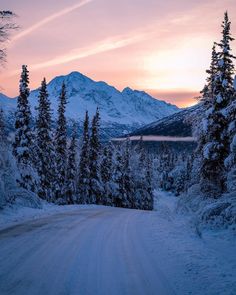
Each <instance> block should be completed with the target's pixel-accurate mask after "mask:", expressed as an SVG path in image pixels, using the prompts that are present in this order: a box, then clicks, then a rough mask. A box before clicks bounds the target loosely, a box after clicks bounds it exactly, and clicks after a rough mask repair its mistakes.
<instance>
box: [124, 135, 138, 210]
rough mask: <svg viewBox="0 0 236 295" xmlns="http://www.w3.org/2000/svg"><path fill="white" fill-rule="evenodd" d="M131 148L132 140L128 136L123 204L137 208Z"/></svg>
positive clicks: (125, 149) (125, 153) (125, 150)
mask: <svg viewBox="0 0 236 295" xmlns="http://www.w3.org/2000/svg"><path fill="white" fill-rule="evenodd" d="M130 149H131V142H130V139H129V138H127V139H126V142H125V147H124V152H123V169H122V170H123V186H124V195H123V204H124V206H125V207H126V208H135V202H134V183H133V177H132V173H131V167H130Z"/></svg>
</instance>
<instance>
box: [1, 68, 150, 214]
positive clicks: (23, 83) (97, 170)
mask: <svg viewBox="0 0 236 295" xmlns="http://www.w3.org/2000/svg"><path fill="white" fill-rule="evenodd" d="M29 94H30V89H29V72H28V69H27V66H25V65H24V66H22V73H21V79H20V86H19V96H18V99H17V111H16V120H15V138H14V142H13V145H12V150H13V155H14V157H15V160H16V163H17V167H18V171H19V175H18V177H17V182H18V185H19V186H20V187H21V188H23V189H25V190H27V191H30V192H34V193H35V194H37V195H38V196H39V197H40V198H41V199H43V200H46V201H48V202H54V203H56V204H99V205H109V206H118V207H125V208H133V209H134V208H136V209H145V210H152V209H153V196H152V186H151V162H150V159H149V157H148V156H147V155H145V151H144V148H143V145H142V144H141V143H140V144H139V148H138V149H137V148H136V149H133V148H132V146H131V143H130V141H129V140H126V141H125V142H123V143H122V144H107V145H104V144H101V142H100V138H99V128H100V115H99V110H98V109H97V110H96V113H95V115H94V117H93V118H92V120H91V122H90V120H89V114H88V112H86V114H85V119H84V124H83V135H82V138H81V142H79V141H78V139H77V131H78V130H77V129H78V128H77V126H76V124H75V125H74V127H73V132H72V135H71V138H68V137H67V120H66V115H65V112H66V105H67V94H66V86H65V84H64V83H63V84H62V88H61V92H60V95H59V98H58V109H57V120H56V127H55V128H53V127H52V123H53V120H52V110H51V106H50V100H49V95H48V92H47V83H46V80H45V78H44V79H43V81H42V83H41V87H40V89H39V96H38V107H37V116H36V123H35V124H33V123H32V114H31V110H30V104H29ZM1 118H2V119H1ZM3 123H4V120H3V115H2V113H1V116H0V124H2V125H3ZM1 130H2V131H1V139H2V141H3V140H4V141H5V139H4V138H5V135H4V134H5V133H4V131H3V130H4V128H1ZM135 169H138V173H137V174H135Z"/></svg>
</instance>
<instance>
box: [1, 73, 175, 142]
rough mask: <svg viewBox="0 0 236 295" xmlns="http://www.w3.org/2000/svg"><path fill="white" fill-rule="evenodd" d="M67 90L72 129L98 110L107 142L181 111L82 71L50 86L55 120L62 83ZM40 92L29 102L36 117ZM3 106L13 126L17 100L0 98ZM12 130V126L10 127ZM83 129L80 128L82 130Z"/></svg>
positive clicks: (32, 94)
mask: <svg viewBox="0 0 236 295" xmlns="http://www.w3.org/2000/svg"><path fill="white" fill-rule="evenodd" d="M63 82H64V83H65V85H66V89H67V100H68V104H67V110H66V115H67V118H68V123H69V126H71V124H72V123H73V122H74V121H76V122H78V124H79V126H81V125H82V121H83V119H84V115H85V111H86V110H88V112H89V115H90V117H92V116H93V115H94V113H95V111H96V108H97V107H99V110H100V115H101V132H102V136H103V138H104V139H109V138H111V137H117V136H119V135H122V134H126V133H130V132H133V131H134V130H135V129H137V128H140V127H142V126H144V125H146V124H149V123H151V122H153V121H157V120H159V119H162V118H164V117H166V116H169V115H171V114H174V113H176V112H178V111H179V110H180V109H179V108H178V107H177V106H175V105H172V104H169V103H166V102H165V101H162V100H158V99H155V98H153V97H152V96H150V95H149V94H147V93H146V92H144V91H138V90H132V89H130V88H128V87H127V88H125V89H124V90H123V91H119V90H117V89H116V88H115V87H113V86H110V85H108V84H107V83H105V82H102V81H100V82H96V81H94V80H92V79H90V78H88V77H86V76H85V75H83V74H81V73H79V72H72V73H70V74H68V75H65V76H58V77H55V78H54V79H52V80H51V81H50V82H49V83H48V93H49V98H50V102H51V109H52V114H53V118H56V112H57V105H58V97H59V94H60V91H61V86H62V83H63ZM38 94H39V89H36V90H33V91H31V93H30V97H29V101H30V106H31V110H32V113H33V116H34V117H35V116H36V115H37V111H36V107H37V105H38ZM0 107H2V108H3V110H4V111H5V114H6V116H7V117H8V120H7V122H9V124H10V125H11V126H12V124H14V112H15V109H16V98H9V97H7V96H5V95H4V94H1V95H0ZM9 128H10V127H9ZM80 129H81V128H80Z"/></svg>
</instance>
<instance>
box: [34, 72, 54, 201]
mask: <svg viewBox="0 0 236 295" xmlns="http://www.w3.org/2000/svg"><path fill="white" fill-rule="evenodd" d="M37 110H38V117H37V120H36V141H37V161H38V164H37V170H38V175H39V179H40V185H39V186H40V188H39V191H38V194H39V196H40V197H41V198H42V199H45V200H47V201H52V200H53V190H54V186H53V185H54V181H55V174H54V173H55V163H54V161H55V155H54V147H53V139H52V130H51V129H52V126H51V125H52V119H51V110H50V101H49V98H48V92H47V84H46V79H45V78H44V79H43V81H42V83H41V88H40V90H39V104H38V108H37Z"/></svg>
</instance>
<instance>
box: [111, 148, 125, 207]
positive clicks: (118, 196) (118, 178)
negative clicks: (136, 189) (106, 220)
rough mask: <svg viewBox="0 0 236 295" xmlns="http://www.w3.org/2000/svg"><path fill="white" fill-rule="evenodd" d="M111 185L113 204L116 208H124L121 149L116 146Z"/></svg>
mask: <svg viewBox="0 0 236 295" xmlns="http://www.w3.org/2000/svg"><path fill="white" fill-rule="evenodd" d="M112 183H113V203H114V206H116V207H125V206H126V203H127V202H126V200H125V199H124V195H125V190H124V176H123V158H122V153H121V147H120V145H118V146H117V147H116V151H115V157H114V170H113V175H112Z"/></svg>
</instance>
